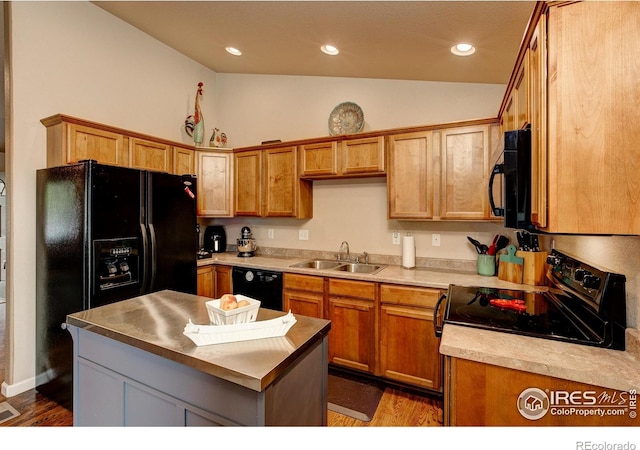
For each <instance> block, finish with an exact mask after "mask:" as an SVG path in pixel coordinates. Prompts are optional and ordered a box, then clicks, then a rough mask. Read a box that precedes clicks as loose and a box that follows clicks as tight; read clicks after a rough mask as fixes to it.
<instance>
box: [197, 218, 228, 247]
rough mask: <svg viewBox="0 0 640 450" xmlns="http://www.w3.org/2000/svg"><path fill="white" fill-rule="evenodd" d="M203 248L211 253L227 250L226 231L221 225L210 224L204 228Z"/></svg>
mask: <svg viewBox="0 0 640 450" xmlns="http://www.w3.org/2000/svg"><path fill="white" fill-rule="evenodd" d="M202 245H203V247H204V249H205V250H207V251H210V252H211V253H224V252H225V251H227V233H226V232H225V231H224V227H223V226H222V225H210V226H208V227H207V228H206V229H205V230H204V242H203V243H202Z"/></svg>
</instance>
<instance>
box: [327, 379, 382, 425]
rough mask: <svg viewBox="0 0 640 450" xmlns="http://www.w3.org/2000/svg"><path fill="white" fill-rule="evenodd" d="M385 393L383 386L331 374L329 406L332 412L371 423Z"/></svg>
mask: <svg viewBox="0 0 640 450" xmlns="http://www.w3.org/2000/svg"><path fill="white" fill-rule="evenodd" d="M383 392H384V387H382V386H381V385H379V384H377V383H374V382H371V381H367V380H360V379H354V378H353V377H347V376H342V375H333V374H329V405H328V408H329V410H331V411H334V412H337V413H339V414H343V415H345V416H349V417H353V418H354V419H358V420H362V421H363V422H369V421H370V420H371V419H372V418H373V415H374V414H375V412H376V409H377V408H378V403H380V398H381V397H382V394H383Z"/></svg>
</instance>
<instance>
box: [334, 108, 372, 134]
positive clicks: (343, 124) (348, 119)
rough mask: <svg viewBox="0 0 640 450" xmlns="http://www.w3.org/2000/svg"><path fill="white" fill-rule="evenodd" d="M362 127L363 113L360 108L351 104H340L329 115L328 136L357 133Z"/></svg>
mask: <svg viewBox="0 0 640 450" xmlns="http://www.w3.org/2000/svg"><path fill="white" fill-rule="evenodd" d="M362 127H364V113H363V112H362V108H360V107H359V106H358V105H356V104H355V103H353V102H344V103H340V104H339V105H338V106H336V107H335V108H333V111H331V114H329V134H330V135H331V136H337V135H340V134H351V133H359V132H360V131H362Z"/></svg>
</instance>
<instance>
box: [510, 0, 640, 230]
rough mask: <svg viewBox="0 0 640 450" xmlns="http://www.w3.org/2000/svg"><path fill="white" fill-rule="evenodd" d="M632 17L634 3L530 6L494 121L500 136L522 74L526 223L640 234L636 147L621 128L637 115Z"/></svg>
mask: <svg viewBox="0 0 640 450" xmlns="http://www.w3.org/2000/svg"><path fill="white" fill-rule="evenodd" d="M639 16H640V3H638V2H624V1H622V2H554V3H549V4H547V3H544V2H540V3H538V4H536V7H535V8H534V12H533V14H532V18H531V21H530V27H529V29H527V31H526V32H525V39H524V40H523V45H522V47H521V49H520V53H519V57H518V63H517V64H516V70H514V72H513V75H512V78H511V80H510V81H509V85H508V86H509V88H508V91H507V92H506V93H505V97H504V99H503V104H502V105H501V110H500V113H499V114H500V118H501V123H502V124H503V128H504V129H505V130H506V129H509V128H508V127H504V124H506V123H508V119H509V117H510V116H511V114H512V109H513V108H512V101H513V98H514V93H516V92H517V89H518V86H519V79H520V78H519V77H520V74H521V71H522V70H524V71H525V73H526V78H525V80H526V83H527V84H528V86H527V105H528V114H529V123H530V124H531V131H532V133H531V136H532V140H531V154H532V159H531V176H532V184H531V220H532V222H533V223H534V225H535V226H536V227H537V228H538V229H539V230H542V231H545V232H548V233H567V234H600V235H607V234H620V235H639V234H640V202H639V201H638V198H640V183H637V182H636V179H637V173H638V161H640V147H639V146H638V145H636V144H635V142H636V141H637V136H636V135H637V132H636V131H635V128H634V127H633V126H630V125H629V124H631V123H633V122H634V120H635V118H637V117H638V116H640V103H639V102H637V101H634V100H633V98H634V97H633V96H634V95H635V93H636V92H638V81H637V80H638V79H639V78H640V65H638V64H636V63H634V62H635V61H640V37H639V36H638V33H637V28H638V26H637V18H638V17H639ZM584 43H588V45H585V44H584ZM515 97H516V98H517V99H519V98H520V96H519V95H516V96H515ZM518 101H519V100H516V104H517V102H518ZM518 109H519V108H518V107H517V106H516V108H515V110H514V111H517V110H518ZM514 114H516V115H517V113H514ZM514 122H517V120H514ZM517 125H518V124H517V123H516V126H517Z"/></svg>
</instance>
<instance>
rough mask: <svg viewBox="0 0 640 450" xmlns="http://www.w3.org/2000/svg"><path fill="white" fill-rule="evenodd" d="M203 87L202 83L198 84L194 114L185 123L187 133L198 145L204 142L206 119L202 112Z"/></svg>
mask: <svg viewBox="0 0 640 450" xmlns="http://www.w3.org/2000/svg"><path fill="white" fill-rule="evenodd" d="M202 86H203V83H202V82H200V83H198V90H197V92H196V106H195V112H194V114H193V115H192V116H189V117H187V119H186V120H185V121H184V128H185V131H186V132H187V134H188V135H189V136H190V137H193V141H194V142H195V143H196V145H199V144H202V141H204V117H203V116H202V110H201V109H200V97H201V96H202Z"/></svg>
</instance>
